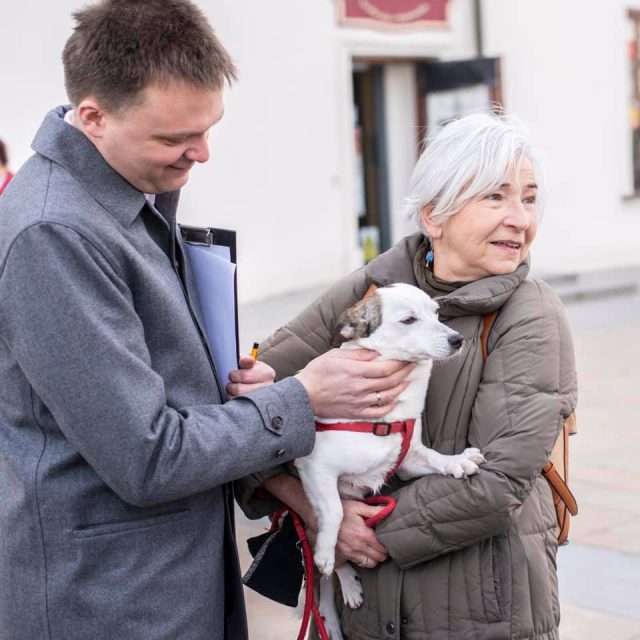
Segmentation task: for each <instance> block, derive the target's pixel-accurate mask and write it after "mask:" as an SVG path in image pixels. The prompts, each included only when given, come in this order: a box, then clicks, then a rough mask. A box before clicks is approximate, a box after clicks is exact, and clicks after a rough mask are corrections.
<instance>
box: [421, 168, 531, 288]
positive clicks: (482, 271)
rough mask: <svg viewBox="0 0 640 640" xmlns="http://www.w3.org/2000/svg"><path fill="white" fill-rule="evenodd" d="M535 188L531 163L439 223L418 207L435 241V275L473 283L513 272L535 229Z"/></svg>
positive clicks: (523, 256)
mask: <svg viewBox="0 0 640 640" xmlns="http://www.w3.org/2000/svg"><path fill="white" fill-rule="evenodd" d="M536 192H537V186H536V181H535V175H534V172H533V167H532V165H531V163H530V162H529V161H528V160H526V159H523V161H522V163H521V165H520V170H519V171H514V172H513V174H512V175H510V176H509V177H508V178H507V180H506V182H505V183H504V184H503V185H501V186H500V187H499V188H498V189H496V190H495V191H493V192H492V193H490V194H488V195H486V196H484V197H480V198H477V199H475V200H472V201H471V202H469V203H467V204H466V205H465V206H464V207H463V208H462V209H460V211H459V212H458V213H456V214H455V215H453V216H451V217H450V218H449V219H448V220H446V221H445V222H444V223H443V224H440V225H436V224H434V223H433V222H432V221H431V219H430V218H429V217H428V214H429V213H430V210H428V209H427V208H426V207H425V209H423V211H422V220H423V223H424V225H425V228H426V229H427V231H428V232H429V235H430V236H431V239H432V241H433V253H434V266H433V269H434V274H435V275H436V277H438V278H441V279H442V280H447V281H450V282H455V281H463V282H471V281H472V280H478V279H480V278H485V277H487V276H496V275H504V274H507V273H513V272H514V271H515V270H516V268H517V267H518V265H519V264H520V263H521V262H522V261H523V260H524V259H525V257H526V255H527V252H528V251H529V246H530V245H531V243H532V242H533V239H534V238H535V236H536V231H537V229H538V217H537V211H536V195H537V193H536Z"/></svg>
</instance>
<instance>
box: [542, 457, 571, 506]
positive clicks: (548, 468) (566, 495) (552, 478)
mask: <svg viewBox="0 0 640 640" xmlns="http://www.w3.org/2000/svg"><path fill="white" fill-rule="evenodd" d="M542 475H543V476H544V477H545V478H546V479H547V481H548V482H549V484H550V485H551V487H552V489H553V490H554V491H555V492H556V493H557V494H558V496H559V498H560V499H561V500H562V502H564V503H565V505H566V506H567V509H569V513H570V514H571V515H572V516H575V515H577V514H578V503H577V502H576V499H575V498H574V497H573V493H571V491H570V489H569V487H567V485H566V484H565V483H564V480H563V479H562V478H561V477H560V474H559V473H558V472H557V471H556V469H555V467H554V466H553V463H552V462H551V461H549V462H547V464H546V465H545V466H544V469H543V470H542Z"/></svg>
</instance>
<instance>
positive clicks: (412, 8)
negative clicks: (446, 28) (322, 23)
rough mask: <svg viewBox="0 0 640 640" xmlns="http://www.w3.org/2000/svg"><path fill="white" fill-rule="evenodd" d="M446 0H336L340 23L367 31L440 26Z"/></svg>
mask: <svg viewBox="0 0 640 640" xmlns="http://www.w3.org/2000/svg"><path fill="white" fill-rule="evenodd" d="M448 4H449V0H338V11H339V16H340V22H342V23H343V24H345V25H348V26H363V27H370V28H376V27H377V28H385V29H387V28H398V27H414V28H415V27H426V26H435V25H439V26H443V25H446V24H447V22H448V16H447V5H448Z"/></svg>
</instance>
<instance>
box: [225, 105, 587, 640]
mask: <svg viewBox="0 0 640 640" xmlns="http://www.w3.org/2000/svg"><path fill="white" fill-rule="evenodd" d="M428 142H429V143H428V145H427V146H426V149H425V151H424V152H423V153H422V155H421V157H420V158H419V160H418V162H417V164H416V167H415V169H414V172H413V176H412V180H411V185H410V192H409V196H408V198H407V200H406V213H407V214H408V215H409V216H410V217H411V219H412V220H413V221H414V223H415V224H416V226H417V228H418V229H419V232H418V233H416V234H414V235H411V236H408V237H406V238H405V239H404V240H402V241H401V242H399V243H398V244H397V245H396V246H394V247H393V248H391V249H390V250H389V251H387V252H386V253H384V254H382V255H381V256H379V257H377V258H375V259H374V260H372V261H371V262H370V263H369V264H368V265H366V266H365V267H363V268H361V269H359V270H357V271H355V272H354V273H353V274H351V275H349V276H347V277H346V278H344V279H343V280H342V281H340V282H338V283H337V284H336V285H334V286H333V287H332V288H331V289H329V291H328V292H327V293H325V294H324V295H323V296H321V297H320V298H319V299H318V300H317V301H316V302H314V303H312V304H311V305H310V306H309V307H308V308H307V309H306V310H305V311H303V312H302V313H301V314H300V315H299V316H298V317H297V318H295V319H294V320H293V321H291V322H290V323H289V324H288V325H286V326H285V327H284V328H282V329H280V330H278V331H277V332H276V333H275V334H274V335H273V336H271V337H270V338H269V339H268V340H267V341H266V342H264V343H263V344H262V351H261V358H262V359H263V360H264V361H265V362H266V363H268V364H269V365H270V366H272V367H273V368H274V369H275V371H276V374H277V378H280V377H281V376H287V375H291V374H292V373H293V372H295V371H296V370H298V369H300V368H301V367H304V366H305V364H306V363H307V362H308V361H309V360H310V359H311V358H314V357H317V356H318V355H319V354H322V353H324V352H326V351H327V350H329V348H330V343H331V337H332V334H333V331H334V328H335V326H336V323H337V320H338V317H339V316H340V314H341V313H342V311H344V310H345V309H347V308H349V307H351V306H352V305H353V304H355V303H356V302H358V300H360V299H361V298H362V297H363V296H364V294H365V292H366V291H367V289H368V288H369V287H370V286H371V285H372V284H375V285H377V286H384V285H387V284H392V283H394V282H405V283H409V284H412V285H415V286H418V287H420V288H421V289H422V290H424V291H425V292H427V293H428V294H429V295H430V296H431V297H432V298H435V300H436V301H437V302H438V303H439V314H440V320H441V321H442V322H444V323H445V324H447V325H448V326H450V327H451V328H452V329H455V330H456V331H457V332H459V333H461V334H463V335H464V337H465V342H466V346H465V347H464V348H463V350H462V352H461V354H460V355H459V356H457V357H454V358H452V359H450V360H448V361H445V362H439V363H437V364H436V365H435V366H434V369H433V372H432V375H431V378H430V382H429V389H428V392H427V398H426V399H425V412H424V416H423V423H422V437H423V441H424V443H425V444H426V445H427V446H428V447H431V448H433V449H435V450H437V451H439V452H441V453H444V454H458V453H461V452H462V451H463V450H464V449H466V448H467V447H477V448H479V449H480V450H481V451H482V453H483V454H484V456H485V458H486V463H485V464H484V465H482V466H481V467H480V470H479V471H478V474H477V475H474V476H470V477H468V478H465V479H462V480H459V479H455V478H452V477H446V476H438V475H429V476H425V477H423V478H418V479H416V480H414V481H412V482H409V483H405V484H402V483H400V482H399V481H397V480H396V481H394V482H393V483H392V485H391V487H390V488H389V492H390V494H391V495H392V496H393V497H394V498H395V499H396V500H397V507H396V509H395V511H393V513H392V514H391V515H390V516H389V517H388V518H387V519H386V520H383V521H382V522H381V523H380V524H378V525H377V527H376V530H375V531H373V530H371V529H369V528H368V527H367V526H366V525H365V523H364V520H365V519H366V518H368V517H370V516H371V515H373V514H374V513H375V509H376V508H375V507H372V506H368V505H365V504H363V503H361V502H357V501H350V500H344V501H343V509H344V517H343V521H342V528H341V531H340V535H339V540H338V545H337V551H338V554H337V558H340V557H341V558H342V560H343V561H345V560H349V561H351V562H352V563H353V564H354V566H355V567H356V568H357V570H358V572H359V576H360V580H361V584H362V588H363V591H364V603H363V605H362V606H361V607H360V608H358V609H350V608H348V607H346V606H344V605H343V604H342V599H341V596H340V594H339V589H338V590H337V592H338V595H337V596H336V599H337V603H338V606H339V609H340V615H341V626H342V629H343V632H344V635H345V637H348V638H349V640H373V639H374V638H375V639H377V638H402V639H403V640H404V639H406V640H424V639H425V638H429V639H430V640H447V639H449V638H474V639H475V640H503V639H504V640H507V639H512V638H518V639H521V640H524V639H528V640H533V639H534V638H535V640H557V639H558V625H559V622H560V606H559V598H558V583H557V576H556V550H557V539H556V512H555V509H554V504H553V500H552V496H551V491H550V488H549V485H548V483H547V481H546V480H545V479H544V478H543V477H542V475H541V471H542V469H543V467H544V466H545V463H546V462H547V460H548V458H549V454H550V452H551V450H552V448H553V445H554V443H555V441H556V438H557V436H558V433H559V431H560V429H561V428H562V424H563V422H564V419H565V418H567V417H568V416H569V415H570V414H571V413H572V412H573V410H574V407H575V404H576V398H577V391H576V388H577V384H576V372H575V364H574V352H573V344H572V339H571V334H570V330H569V325H568V322H567V319H566V316H565V312H564V309H563V307H562V304H561V303H560V301H559V299H558V297H557V296H556V294H555V293H554V292H553V291H552V290H551V288H550V287H549V286H548V285H547V284H546V283H544V282H542V281H539V280H530V279H528V278H527V275H528V273H529V248H530V246H531V244H532V242H533V241H534V239H535V237H536V231H537V227H538V220H539V217H540V215H541V211H542V195H543V194H542V191H543V189H542V187H543V181H542V179H543V176H542V171H541V168H540V165H539V161H538V158H537V155H536V153H535V152H534V150H533V149H532V147H531V144H530V143H529V141H528V138H527V135H526V133H525V131H524V130H523V128H522V126H521V125H520V124H519V123H518V122H517V121H515V120H513V119H509V118H506V117H501V116H494V115H489V114H474V115H469V116H466V117H463V118H460V119H459V120H456V121H453V122H451V123H449V124H447V125H445V126H444V127H443V128H441V129H440V130H439V131H438V132H437V133H435V135H434V136H432V138H431V139H430V140H429V141H428ZM493 311H498V315H497V319H496V320H495V324H494V325H493V328H492V330H491V332H490V334H489V338H488V358H487V360H486V363H485V362H484V361H483V354H482V349H481V338H480V336H481V332H482V329H483V317H484V316H485V315H486V314H489V313H491V312H493ZM237 488H238V491H237V495H238V499H239V501H240V504H241V505H242V507H243V509H244V510H245V512H246V513H247V515H248V516H250V517H261V516H264V515H267V514H268V513H270V512H271V511H273V510H275V508H276V507H277V506H279V505H281V504H282V503H284V504H287V505H289V506H290V507H292V508H293V509H294V510H295V511H297V512H298V513H299V514H300V515H301V516H302V518H303V519H304V520H305V522H306V525H307V527H308V528H310V529H311V530H312V531H313V530H314V529H315V528H316V527H317V522H316V518H315V514H314V513H313V509H312V508H311V505H310V504H309V501H308V500H307V498H306V496H305V494H304V491H303V490H302V485H301V484H300V481H299V480H298V479H297V478H296V477H295V476H294V475H291V474H290V473H289V472H288V469H286V468H284V467H283V466H280V467H277V468H275V469H272V470H270V471H268V472H262V473H260V474H256V475H254V476H251V477H249V478H246V479H244V480H242V481H240V482H238V483H237ZM258 488H264V489H267V490H268V493H270V494H271V495H272V496H273V497H274V498H275V500H270V499H266V500H265V492H264V491H257V489H258ZM267 497H268V494H267Z"/></svg>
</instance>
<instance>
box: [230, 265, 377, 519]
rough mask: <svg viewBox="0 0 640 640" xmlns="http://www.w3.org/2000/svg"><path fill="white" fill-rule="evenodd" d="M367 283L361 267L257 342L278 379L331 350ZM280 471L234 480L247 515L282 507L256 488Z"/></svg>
mask: <svg viewBox="0 0 640 640" xmlns="http://www.w3.org/2000/svg"><path fill="white" fill-rule="evenodd" d="M369 284H370V282H368V281H367V278H366V276H365V272H364V269H358V270H356V271H354V272H353V273H352V274H350V275H349V276H347V277H346V278H344V279H342V280H340V281H339V282H337V283H336V284H335V285H333V286H332V287H331V288H330V289H328V290H327V291H326V292H325V293H324V294H322V295H321V296H320V297H319V298H318V299H317V300H315V301H314V302H312V303H311V304H310V305H309V306H308V307H307V308H306V309H305V310H304V311H302V312H301V313H300V314H299V315H298V316H296V317H295V318H294V319H293V320H292V321H291V322H289V323H288V324H287V325H285V326H284V327H282V328H280V329H278V330H277V331H276V332H275V333H274V334H273V335H271V336H270V337H269V338H268V339H267V340H265V341H264V342H263V343H262V344H261V345H260V356H259V357H260V360H263V361H264V362H266V363H267V364H268V365H270V366H271V367H273V368H274V369H275V371H276V375H277V379H278V380H280V379H281V378H283V377H286V376H291V375H293V374H295V373H296V372H297V371H299V370H300V369H303V368H304V367H305V366H306V365H307V363H309V362H310V361H311V360H313V359H314V358H316V357H318V356H319V355H322V354H323V353H325V352H326V351H328V350H329V349H330V344H331V336H332V334H333V330H334V327H335V325H336V322H337V320H338V318H339V317H340V314H341V313H342V312H343V311H344V310H345V309H348V308H349V307H350V306H352V305H353V304H355V303H356V302H357V301H358V300H360V299H361V298H362V296H363V295H364V294H365V291H366V290H367V287H368V286H369ZM279 473H289V469H288V468H287V467H286V466H285V465H278V466H275V467H272V468H270V469H266V470H264V471H261V472H259V473H254V474H251V475H249V476H247V477H245V478H242V479H241V480H239V481H237V482H236V483H235V485H234V489H235V495H236V500H237V501H238V504H239V505H240V507H241V509H242V510H243V511H244V513H245V515H247V517H249V518H261V517H263V516H266V515H269V514H270V513H273V512H274V511H275V510H276V509H278V508H279V507H280V506H281V503H280V502H278V501H274V500H269V499H265V497H264V496H261V495H259V493H258V492H257V491H256V490H257V489H259V488H260V487H262V485H263V484H264V483H265V482H266V481H267V480H268V479H269V478H271V477H273V476H275V475H277V474H279Z"/></svg>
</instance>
